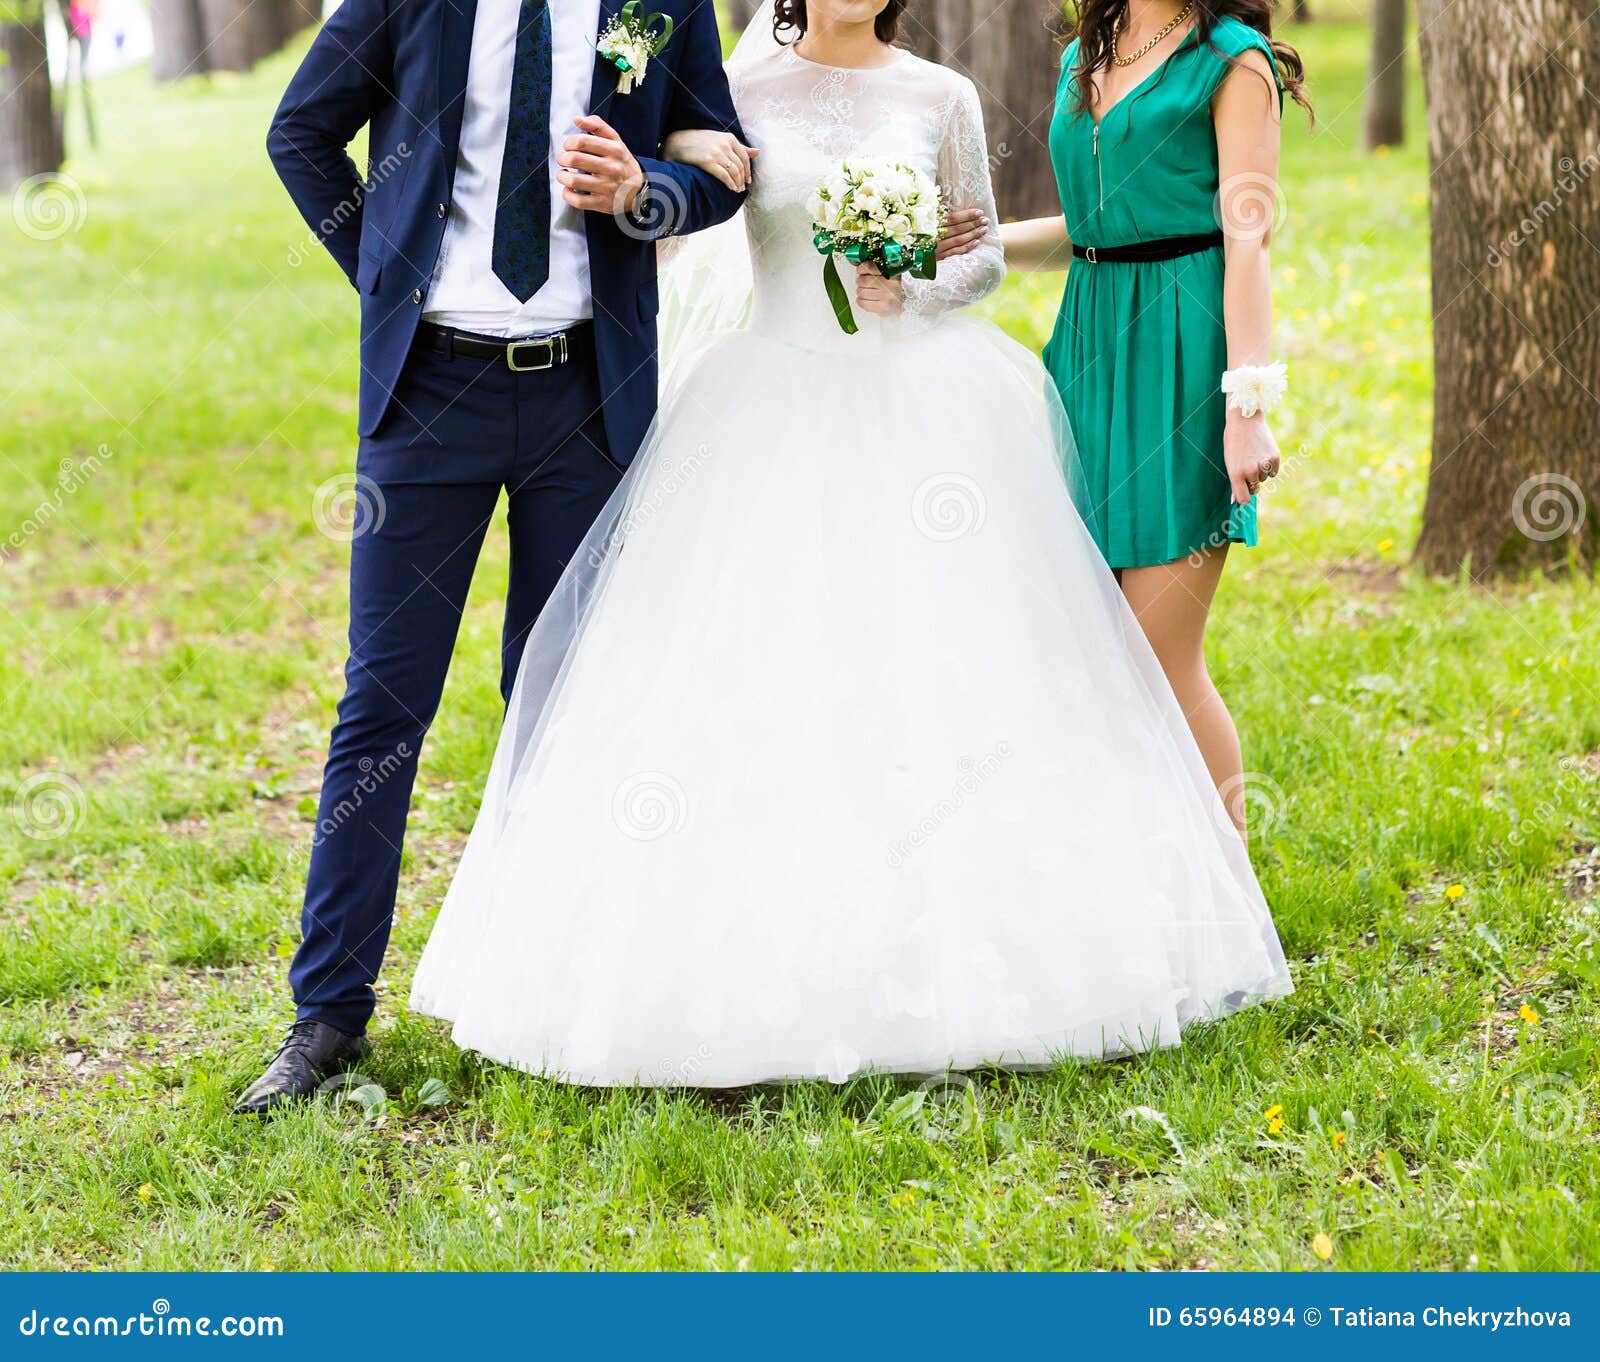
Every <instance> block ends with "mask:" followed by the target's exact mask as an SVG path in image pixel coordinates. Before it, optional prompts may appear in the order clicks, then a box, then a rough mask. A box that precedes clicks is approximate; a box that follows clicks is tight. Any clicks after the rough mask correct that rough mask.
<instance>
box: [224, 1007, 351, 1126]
mask: <svg viewBox="0 0 1600 1362" xmlns="http://www.w3.org/2000/svg"><path fill="white" fill-rule="evenodd" d="M368 1048H369V1047H368V1045H367V1042H366V1039H365V1038H364V1037H362V1036H352V1035H351V1034H350V1033H349V1032H348V1031H341V1030H339V1028H338V1027H336V1026H329V1025H328V1024H327V1023H326V1022H319V1021H297V1022H296V1023H295V1024H294V1025H293V1026H291V1027H290V1028H289V1033H288V1034H287V1035H286V1036H284V1038H283V1044H281V1045H280V1046H278V1053H277V1054H276V1055H274V1056H273V1059H272V1063H271V1064H269V1065H267V1071H266V1072H265V1073H264V1074H262V1075H261V1077H260V1078H258V1079H256V1081H255V1082H254V1083H252V1084H251V1085H250V1086H249V1087H248V1088H246V1089H245V1090H244V1094H243V1096H241V1097H240V1098H239V1100H238V1101H237V1102H235V1103H234V1104H233V1109H234V1111H235V1112H237V1113H238V1114H239V1115H241V1116H265V1115H267V1114H268V1113H269V1112H273V1111H276V1110H277V1109H278V1108H279V1107H286V1106H288V1105H289V1104H290V1103H291V1102H304V1101H307V1100H309V1099H310V1098H312V1097H315V1096H316V1095H317V1091H318V1090H319V1089H320V1088H321V1087H322V1085H323V1084H324V1083H326V1082H327V1081H328V1080H329V1079H330V1078H335V1077H337V1076H338V1075H339V1074H342V1073H343V1072H344V1071H345V1070H346V1069H348V1068H349V1067H350V1066H351V1065H352V1064H354V1063H355V1062H356V1061H357V1060H358V1059H360V1058H361V1056H362V1055H364V1054H366V1053H367V1050H368Z"/></svg>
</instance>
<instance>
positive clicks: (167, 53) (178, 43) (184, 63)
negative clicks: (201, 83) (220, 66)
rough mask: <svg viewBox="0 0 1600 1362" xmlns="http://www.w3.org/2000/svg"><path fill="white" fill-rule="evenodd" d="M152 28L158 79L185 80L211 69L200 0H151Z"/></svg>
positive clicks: (153, 70)
mask: <svg viewBox="0 0 1600 1362" xmlns="http://www.w3.org/2000/svg"><path fill="white" fill-rule="evenodd" d="M150 28H151V30H152V34H153V37H154V48H153V50H152V52H151V56H150V74H151V76H153V77H154V78H155V79H156V80H159V81H167V80H181V79H182V78H183V77H184V76H193V75H198V74H200V73H201V72H203V71H209V70H210V69H211V66H210V61H209V59H208V57H207V54H206V39H205V31H206V30H205V24H204V23H203V22H202V21H201V18H200V0H150Z"/></svg>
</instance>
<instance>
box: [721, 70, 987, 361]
mask: <svg viewBox="0 0 1600 1362" xmlns="http://www.w3.org/2000/svg"><path fill="white" fill-rule="evenodd" d="M733 95H734V102H735V103H736V104H737V105H738V109H739V118H740V121H741V122H742V123H743V124H744V128H745V132H746V133H747V134H748V136H749V138H750V140H751V142H752V143H753V144H754V145H755V146H756V147H758V148H760V151H761V156H760V159H759V160H758V161H757V163H756V174H755V179H754V183H753V185H752V187H751V191H750V197H749V200H748V203H747V207H746V212H745V219H746V224H747V227H748V230H749V236H750V251H751V257H752V262H753V264H754V267H755V309H754V312H753V313H752V316H751V322H750V325H751V328H752V329H753V330H758V331H766V332H768V333H776V334H779V335H781V336H782V337H783V339H785V340H787V341H789V342H791V343H793V344H799V345H804V346H806V347H807V348H808V349H818V350H832V349H840V348H844V347H849V348H851V349H853V350H855V351H857V352H858V353H859V352H863V351H865V350H868V349H871V348H873V347H875V346H878V345H881V344H883V343H884V341H885V340H892V339H893V338H895V337H897V336H903V335H908V334H914V333H916V332H919V331H923V330H926V329H927V328H928V327H930V326H933V325H935V324H936V323H937V322H938V321H939V320H940V319H941V318H942V317H944V316H945V315H947V314H948V313H950V312H952V311H954V310H956V309H958V308H962V307H965V306H967V305H968V304H970V303H975V302H977V301H978V300H979V299H981V298H984V297H986V296H987V295H988V294H990V293H992V292H993V291H994V290H995V289H996V288H997V287H998V286H999V284H1000V281H1001V280H1002V279H1003V278H1004V277H1005V258H1004V254H1003V252H1002V249H1001V245H1000V234H999V228H998V225H997V224H998V223H999V214H998V213H997V212H996V210H995V204H994V190H993V187H992V185H991V183H990V178H989V149H988V143H987V141H986V140H985V138H984V131H983V113H982V109H981V107H980V105H979V103H978V92H977V90H976V88H975V87H974V86H973V84H972V82H971V81H969V80H968V79H967V78H966V77H965V76H961V75H958V74H957V73H956V72H954V71H951V70H949V69H948V68H946V67H943V66H939V65H937V64H935V63H933V62H928V61H924V60H922V58H920V57H917V56H915V55H913V54H912V53H909V52H903V53H901V54H899V55H898V56H897V58H896V59H895V60H894V61H893V62H892V63H891V64H890V65H888V66H884V67H879V68H876V69H871V70H845V69H841V68H839V67H831V66H820V65H818V64H817V63H815V62H810V61H807V60H806V59H805V58H803V57H801V56H799V55H798V54H797V53H795V52H794V51H793V49H792V48H788V47H785V48H781V49H779V50H778V51H776V52H772V53H770V54H768V55H766V56H763V57H762V58H760V59H759V60H757V61H754V62H752V63H750V64H749V65H747V66H745V67H743V68H741V69H738V70H736V71H735V72H734V73H733ZM848 156H887V157H893V158H894V159H896V160H899V161H903V162H906V163H907V164H910V165H915V166H916V167H917V168H919V169H921V170H923V171H925V172H926V173H927V174H929V175H932V176H934V177H935V178H936V179H937V180H938V182H939V185H940V188H941V189H942V190H943V191H944V197H945V201H946V203H948V204H951V205H953V206H959V207H977V208H982V209H983V210H984V211H985V212H986V213H987V214H988V217H989V222H990V224H991V226H990V230H989V235H988V236H987V237H986V238H985V240H984V241H983V243H982V244H981V245H980V246H979V248H978V249H977V250H976V251H974V252H972V253H971V254H969V255H965V256H960V257H957V258H955V259H952V260H944V261H941V262H940V263H939V277H938V278H937V279H933V280H923V279H913V278H911V277H909V276H907V277H906V278H905V281H904V282H905V294H906V304H905V313H904V315H903V316H902V317H900V318H898V319H895V320H893V321H891V322H887V323H885V322H883V321H881V320H880V319H879V318H877V317H873V316H870V315H868V314H867V313H864V312H862V311H861V310H860V309H857V311H856V319H857V321H858V322H859V323H860V324H861V334H860V335H858V336H853V337H852V336H846V335H844V333H843V332H841V331H840V329H839V325H838V323H837V322H836V321H835V319H834V316H833V312H832V310H831V308H830V307H829V305H828V299H827V295H826V293H825V292H824V290H823V284H822V264H823V261H822V257H821V256H820V255H818V254H817V251H816V248H815V247H814V246H813V245H812V224H811V213H810V211H809V209H808V208H807V200H808V199H809V198H810V196H811V193H812V191H813V190H815V189H816V187H817V186H818V185H819V184H820V183H822V182H823V180H824V179H825V178H826V177H827V176H828V174H829V172H831V171H832V170H833V169H834V168H835V167H836V166H837V165H838V164H839V162H840V161H841V160H843V159H845V158H846V157H848ZM841 263H842V262H841ZM842 273H843V274H844V276H845V279H846V282H847V284H848V283H849V282H850V273H849V268H848V266H846V267H845V268H844V270H843V271H842ZM853 292H854V290H853V289H852V293H853Z"/></svg>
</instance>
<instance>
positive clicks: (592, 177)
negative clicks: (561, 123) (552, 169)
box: [556, 114, 644, 216]
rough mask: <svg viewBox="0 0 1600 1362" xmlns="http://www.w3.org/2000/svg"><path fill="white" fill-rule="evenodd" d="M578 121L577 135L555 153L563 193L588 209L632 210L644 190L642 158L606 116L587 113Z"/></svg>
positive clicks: (618, 211) (622, 211) (584, 208)
mask: <svg viewBox="0 0 1600 1362" xmlns="http://www.w3.org/2000/svg"><path fill="white" fill-rule="evenodd" d="M576 122H577V124H578V129H579V131H578V135H577V136H576V137H569V138H567V140H566V142H565V143H564V144H563V146H564V150H563V151H562V152H561V153H560V154H559V155H558V156H557V157H556V166H557V170H556V179H557V180H558V181H560V183H561V197H562V198H563V199H565V200H566V201H567V202H568V203H569V204H571V205H572V207H574V208H581V209H583V210H584V211H585V212H589V213H609V214H611V215H613V216H616V215H618V214H622V213H631V212H632V211H633V208H634V205H635V204H636V203H637V202H638V200H639V195H640V193H642V192H643V190H644V171H643V170H642V169H640V167H639V162H638V161H637V160H636V159H635V158H634V154H633V153H632V152H631V151H629V150H628V146H627V143H625V142H624V141H623V140H622V138H620V137H619V136H617V132H616V129H615V128H613V127H612V126H611V125H610V124H609V123H607V122H606V121H605V119H603V118H596V117H595V116H594V115H593V114H584V115H582V116H581V117H579V118H578V119H577V120H576Z"/></svg>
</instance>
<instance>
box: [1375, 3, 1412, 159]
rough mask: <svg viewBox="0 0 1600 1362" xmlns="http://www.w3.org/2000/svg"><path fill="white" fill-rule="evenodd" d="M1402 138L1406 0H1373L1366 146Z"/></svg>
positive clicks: (1394, 142) (1392, 143)
mask: <svg viewBox="0 0 1600 1362" xmlns="http://www.w3.org/2000/svg"><path fill="white" fill-rule="evenodd" d="M1405 140H1406V0H1373V5H1372V73H1371V76H1370V78H1369V81H1368V84H1367V127H1366V138H1365V141H1366V147H1367V150H1368V151H1373V150H1375V149H1376V148H1378V147H1397V146H1399V145H1400V144H1401V143H1403V142H1404V141H1405Z"/></svg>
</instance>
